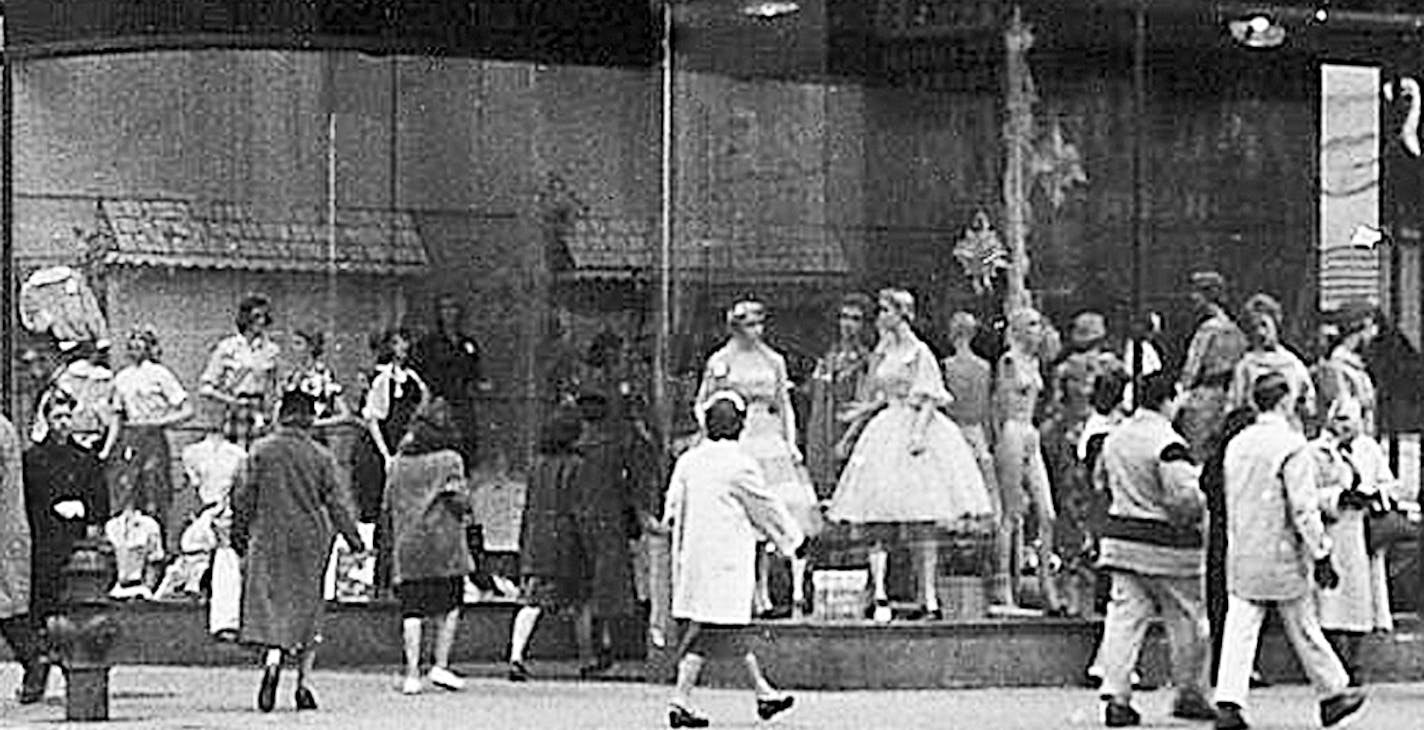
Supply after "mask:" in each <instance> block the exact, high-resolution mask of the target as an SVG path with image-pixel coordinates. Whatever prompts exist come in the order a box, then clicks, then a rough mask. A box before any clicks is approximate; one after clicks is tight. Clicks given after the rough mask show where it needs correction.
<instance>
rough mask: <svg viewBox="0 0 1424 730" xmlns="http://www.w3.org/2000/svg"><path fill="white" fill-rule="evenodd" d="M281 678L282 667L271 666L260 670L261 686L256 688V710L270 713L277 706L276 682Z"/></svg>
mask: <svg viewBox="0 0 1424 730" xmlns="http://www.w3.org/2000/svg"><path fill="white" fill-rule="evenodd" d="M281 678H282V667H281V666H280V665H275V664H274V665H272V666H267V667H263V668H262V684H261V685H259V686H258V688H257V709H259V710H261V711H263V712H271V711H272V708H274V707H276V706H277V681H278V680H280V679H281Z"/></svg>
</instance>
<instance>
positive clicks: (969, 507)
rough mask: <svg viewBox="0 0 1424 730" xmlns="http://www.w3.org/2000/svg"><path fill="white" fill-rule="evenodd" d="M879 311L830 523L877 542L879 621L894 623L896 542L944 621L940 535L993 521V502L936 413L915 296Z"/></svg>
mask: <svg viewBox="0 0 1424 730" xmlns="http://www.w3.org/2000/svg"><path fill="white" fill-rule="evenodd" d="M879 305H880V306H879V313H878V315H877V317H876V325H877V327H878V329H879V330H880V341H879V342H878V343H877V344H876V346H875V351H874V352H873V353H871V356H870V364H869V370H868V373H867V375H866V378H865V380H864V381H863V384H862V387H861V392H860V394H859V397H858V399H857V402H856V403H855V404H853V405H852V406H851V407H850V408H849V409H847V414H846V416H847V418H848V420H850V422H851V423H852V426H851V429H850V431H848V432H847V434H846V436H847V440H850V439H854V444H855V445H854V448H853V449H851V451H850V458H849V459H848V460H847V462H846V467H845V471H843V472H841V479H840V484H839V485H838V486H837V488H836V494H835V496H834V497H833V498H832V499H831V505H830V509H829V510H828V512H827V517H828V518H829V519H831V520H835V521H838V522H848V523H850V524H851V525H852V527H856V528H859V529H860V531H861V533H862V534H863V535H864V536H865V537H868V538H869V540H870V542H871V547H870V556H869V557H870V577H871V586H872V588H873V590H874V594H873V596H872V599H873V601H874V610H873V613H872V616H873V618H874V619H875V620H876V621H880V622H885V621H889V620H890V617H891V614H890V603H889V596H888V595H887V594H886V590H885V573H886V568H887V564H888V562H889V554H888V552H887V551H886V544H887V543H888V542H891V541H892V540H893V541H906V542H910V543H911V544H912V545H913V546H914V548H915V549H916V550H917V551H918V553H919V566H920V592H921V596H922V600H923V608H924V615H925V616H926V617H927V618H932V619H933V618H939V617H942V616H943V611H942V610H941V609H940V604H939V597H938V594H937V592H936V585H935V578H936V575H937V573H938V570H939V566H938V563H939V540H938V539H937V538H938V537H939V536H940V534H941V532H942V531H943V530H945V529H947V528H953V527H956V526H962V525H965V524H966V523H969V524H974V523H978V522H979V521H981V520H982V519H984V518H987V517H988V516H990V515H991V514H993V505H992V503H991V501H990V497H989V492H988V489H987V488H986V487H985V485H984V478H983V477H982V476H980V474H979V465H978V462H977V461H976V460H975V458H974V452H973V450H972V449H971V448H970V446H969V442H967V441H965V439H964V436H963V434H962V433H961V432H960V430H959V427H958V426H955V425H954V422H953V421H951V420H949V417H948V416H946V415H944V414H943V413H942V412H940V410H939V408H941V407H942V406H944V405H946V404H947V403H948V402H949V400H950V394H949V391H947V390H945V387H944V377H943V375H942V374H941V372H940V367H939V360H938V358H936V357H935V355H934V352H932V351H931V350H930V348H929V345H926V344H925V343H924V341H922V340H921V339H920V338H919V337H918V336H917V335H916V334H915V332H914V330H913V329H912V328H911V326H910V324H911V322H912V321H913V320H914V316H915V300H914V297H913V296H912V295H911V294H910V293H909V292H907V291H905V290H903V289H885V290H882V291H881V292H880V297H879ZM862 424H863V427H861V426H862Z"/></svg>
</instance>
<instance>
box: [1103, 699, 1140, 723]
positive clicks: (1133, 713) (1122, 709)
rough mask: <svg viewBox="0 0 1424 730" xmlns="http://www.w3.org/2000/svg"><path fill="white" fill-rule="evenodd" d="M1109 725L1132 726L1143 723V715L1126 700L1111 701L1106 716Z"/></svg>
mask: <svg viewBox="0 0 1424 730" xmlns="http://www.w3.org/2000/svg"><path fill="white" fill-rule="evenodd" d="M1105 724H1106V725H1107V726H1108V727H1132V726H1134V725H1141V724H1142V715H1140V714H1138V712H1137V710H1134V709H1132V705H1129V704H1127V703H1125V702H1109V703H1108V710H1107V714H1106V718H1105Z"/></svg>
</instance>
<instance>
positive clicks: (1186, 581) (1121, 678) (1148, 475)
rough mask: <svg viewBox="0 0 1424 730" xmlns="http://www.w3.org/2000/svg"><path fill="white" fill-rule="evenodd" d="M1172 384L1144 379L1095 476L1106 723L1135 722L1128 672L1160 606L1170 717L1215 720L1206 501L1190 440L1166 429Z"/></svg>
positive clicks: (1158, 376) (1159, 376) (1168, 379)
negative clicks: (1168, 662) (1107, 496)
mask: <svg viewBox="0 0 1424 730" xmlns="http://www.w3.org/2000/svg"><path fill="white" fill-rule="evenodd" d="M1175 395H1176V384H1175V382H1174V380H1173V378H1172V376H1170V375H1169V374H1167V373H1163V372H1158V373H1153V374H1151V375H1149V376H1147V378H1146V379H1145V380H1144V381H1143V388H1142V403H1141V405H1140V406H1139V407H1138V408H1137V410H1136V411H1135V412H1134V413H1133V414H1132V417H1131V418H1129V419H1128V420H1127V421H1126V422H1124V423H1123V424H1122V425H1121V426H1119V427H1118V428H1117V429H1115V430H1113V431H1112V432H1111V433H1109V434H1108V436H1107V438H1106V439H1105V440H1104V441H1103V447H1102V455H1101V457H1100V458H1099V459H1098V462H1097V465H1096V467H1095V469H1094V472H1093V481H1094V483H1095V484H1096V485H1097V486H1098V488H1099V489H1103V490H1106V491H1108V492H1110V493H1111V494H1112V506H1111V507H1110V508H1109V509H1108V520H1107V523H1106V525H1105V526H1104V529H1103V535H1102V541H1101V548H1100V556H1101V557H1100V558H1099V560H1098V566H1099V567H1101V568H1104V569H1106V570H1107V571H1109V572H1110V573H1111V575H1112V599H1111V602H1110V603H1109V604H1108V612H1107V620H1106V622H1105V624H1104V627H1103V646H1102V650H1101V652H1100V654H1099V658H1100V661H1101V662H1102V663H1103V665H1104V676H1103V689H1102V692H1103V695H1104V696H1106V697H1108V705H1107V716H1106V722H1107V725H1108V727H1127V726H1130V725H1137V724H1139V723H1141V721H1142V718H1141V716H1139V715H1138V713H1137V711H1136V710H1134V709H1133V708H1132V705H1131V697H1132V681H1131V675H1132V669H1133V666H1134V665H1135V664H1136V663H1137V654H1138V652H1139V651H1140V650H1141V648H1142V639H1143V637H1144V636H1145V634H1146V628H1147V622H1148V621H1149V620H1151V618H1152V616H1153V614H1155V613H1157V612H1158V611H1160V612H1161V613H1162V614H1163V617H1164V618H1165V619H1166V624H1167V633H1168V635H1169V636H1170V638H1171V643H1172V665H1173V667H1172V674H1173V675H1174V680H1175V681H1174V683H1175V684H1176V686H1177V699H1176V702H1175V704H1174V705H1173V708H1172V714H1173V715H1174V716H1176V717H1180V718H1184V719H1188V720H1212V719H1215V718H1216V713H1215V711H1214V710H1213V709H1212V707H1211V704H1210V703H1209V702H1207V700H1206V697H1205V694H1204V690H1205V688H1206V687H1207V686H1208V681H1207V636H1206V611H1205V608H1204V606H1203V598H1202V582H1201V577H1202V568H1203V564H1204V561H1205V557H1206V555H1205V547H1204V546H1205V543H1204V541H1203V538H1202V517H1203V507H1204V502H1203V497H1202V493H1201V489H1200V486H1199V484H1198V477H1199V475H1200V470H1199V469H1198V467H1197V466H1196V465H1195V464H1193V463H1192V460H1191V454H1190V452H1189V451H1188V449H1187V442H1186V440H1185V439H1183V438H1182V437H1181V435H1180V434H1178V433H1177V432H1176V431H1174V430H1172V421H1171V407H1172V401H1173V397H1174V396H1175Z"/></svg>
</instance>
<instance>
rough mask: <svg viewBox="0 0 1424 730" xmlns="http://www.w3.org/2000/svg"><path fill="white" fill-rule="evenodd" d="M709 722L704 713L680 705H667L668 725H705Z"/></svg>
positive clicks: (709, 723) (710, 722)
mask: <svg viewBox="0 0 1424 730" xmlns="http://www.w3.org/2000/svg"><path fill="white" fill-rule="evenodd" d="M711 724H712V721H711V720H709V719H707V716H706V715H703V714H700V713H697V712H694V711H693V710H691V709H689V708H686V707H683V706H682V705H668V727H707V726H709V725H711Z"/></svg>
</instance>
